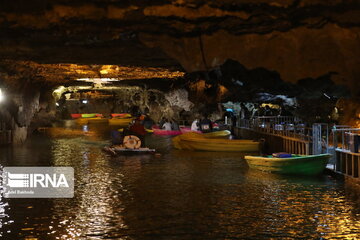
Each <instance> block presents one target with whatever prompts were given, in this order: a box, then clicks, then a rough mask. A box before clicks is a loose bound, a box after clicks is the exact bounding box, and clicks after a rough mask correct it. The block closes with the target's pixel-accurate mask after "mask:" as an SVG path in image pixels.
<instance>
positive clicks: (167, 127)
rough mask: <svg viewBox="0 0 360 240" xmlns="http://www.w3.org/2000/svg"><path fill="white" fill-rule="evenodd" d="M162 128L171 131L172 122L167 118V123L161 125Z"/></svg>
mask: <svg viewBox="0 0 360 240" xmlns="http://www.w3.org/2000/svg"><path fill="white" fill-rule="evenodd" d="M161 128H162V129H164V130H166V131H171V130H172V129H171V122H169V121H168V120H167V119H165V123H164V124H163V125H162V126H161Z"/></svg>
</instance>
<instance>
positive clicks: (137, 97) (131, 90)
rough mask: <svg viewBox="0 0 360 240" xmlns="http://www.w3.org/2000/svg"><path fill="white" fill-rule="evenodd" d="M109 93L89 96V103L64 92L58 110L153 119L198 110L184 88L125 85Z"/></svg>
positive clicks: (66, 114) (64, 113)
mask: <svg viewBox="0 0 360 240" xmlns="http://www.w3.org/2000/svg"><path fill="white" fill-rule="evenodd" d="M64 91H66V89H65V90H64ZM108 93H109V94H111V95H113V97H111V98H103V99H102V98H98V99H96V98H94V99H91V98H90V99H88V103H87V104H83V103H81V101H80V100H65V99H64V96H63V97H62V99H60V101H59V102H61V105H60V106H59V108H58V112H61V116H62V118H69V117H70V114H71V113H102V114H103V115H104V116H105V117H110V114H111V113H126V112H127V113H131V114H133V115H136V114H143V113H147V114H148V115H149V116H150V117H151V118H152V119H153V120H154V121H159V120H160V119H161V118H162V117H166V118H169V119H172V118H174V119H183V118H184V117H186V116H187V117H189V116H191V115H193V113H196V112H197V109H196V108H195V107H194V106H195V105H194V104H193V103H192V102H191V101H190V100H189V97H188V92H187V91H186V90H185V89H168V90H167V91H161V90H159V89H147V88H144V87H141V86H123V87H121V88H117V89H112V90H108Z"/></svg>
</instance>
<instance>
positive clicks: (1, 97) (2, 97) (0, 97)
mask: <svg viewBox="0 0 360 240" xmlns="http://www.w3.org/2000/svg"><path fill="white" fill-rule="evenodd" d="M4 98H5V96H4V94H3V93H2V91H1V89H0V102H2V101H3V100H4Z"/></svg>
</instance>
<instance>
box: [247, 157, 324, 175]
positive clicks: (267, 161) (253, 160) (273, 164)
mask: <svg viewBox="0 0 360 240" xmlns="http://www.w3.org/2000/svg"><path fill="white" fill-rule="evenodd" d="M330 157H331V155H330V154H319V155H298V156H297V157H291V158H275V157H259V156H245V160H246V161H247V163H248V165H249V167H250V168H254V169H258V170H262V171H267V172H273V173H279V174H296V175H318V174H321V173H322V172H323V171H324V169H325V167H326V164H327V163H328V160H329V158H330Z"/></svg>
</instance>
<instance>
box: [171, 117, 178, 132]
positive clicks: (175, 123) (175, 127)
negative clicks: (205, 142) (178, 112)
mask: <svg viewBox="0 0 360 240" xmlns="http://www.w3.org/2000/svg"><path fill="white" fill-rule="evenodd" d="M171 130H173V131H180V127H179V124H178V123H177V122H176V121H175V120H174V119H173V120H172V121H171Z"/></svg>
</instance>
